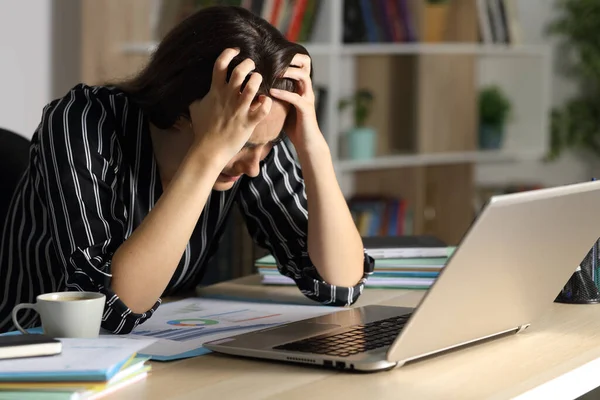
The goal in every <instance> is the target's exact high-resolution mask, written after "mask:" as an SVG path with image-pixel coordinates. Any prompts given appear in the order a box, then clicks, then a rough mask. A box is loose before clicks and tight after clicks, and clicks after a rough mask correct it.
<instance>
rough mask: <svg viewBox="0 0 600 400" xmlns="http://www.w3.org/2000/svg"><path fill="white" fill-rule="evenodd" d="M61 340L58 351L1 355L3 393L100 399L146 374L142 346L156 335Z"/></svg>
mask: <svg viewBox="0 0 600 400" xmlns="http://www.w3.org/2000/svg"><path fill="white" fill-rule="evenodd" d="M32 336H33V335H32ZM0 339H2V338H0ZM60 342H61V344H62V349H60V352H59V353H58V354H55V355H42V356H35V355H34V354H33V353H31V354H29V355H27V356H25V355H23V356H18V355H15V356H14V357H12V358H3V359H0V399H2V400H12V399H19V400H27V399H35V400H63V399H65V400H67V399H68V400H82V399H86V400H89V399H98V398H102V397H105V396H107V395H108V394H111V393H114V392H115V391H117V390H119V389H121V388H123V387H125V386H128V385H131V384H133V383H135V382H139V381H141V380H143V379H145V378H146V377H147V375H148V372H149V371H150V366H149V365H148V364H146V361H148V358H147V357H139V356H137V352H138V351H139V350H141V349H142V348H144V347H146V346H148V345H149V344H150V343H151V342H152V341H146V340H142V341H139V340H135V339H126V338H106V339H105V338H103V337H102V336H101V337H100V338H98V339H60ZM7 349H8V347H7ZM0 350H1V349H0ZM0 355H2V351H0Z"/></svg>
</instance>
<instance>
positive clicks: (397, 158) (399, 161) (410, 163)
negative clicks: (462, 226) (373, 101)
mask: <svg viewBox="0 0 600 400" xmlns="http://www.w3.org/2000/svg"><path fill="white" fill-rule="evenodd" d="M541 157H542V155H541V154H540V153H539V152H538V151H504V150H480V151H469V152H452V153H430V154H407V155H393V156H385V157H376V158H373V159H370V160H345V161H344V160H341V161H339V162H338V163H337V166H336V167H337V169H338V170H339V172H353V171H369V170H380V169H386V168H399V167H418V166H425V165H439V164H459V163H470V162H473V163H504V162H512V161H525V160H536V159H540V158H541Z"/></svg>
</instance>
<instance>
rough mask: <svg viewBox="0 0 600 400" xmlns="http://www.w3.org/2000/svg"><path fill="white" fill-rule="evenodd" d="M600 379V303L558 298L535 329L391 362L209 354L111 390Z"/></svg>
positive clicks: (402, 302) (497, 393) (244, 393)
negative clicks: (355, 368)
mask: <svg viewBox="0 0 600 400" xmlns="http://www.w3.org/2000/svg"><path fill="white" fill-rule="evenodd" d="M200 294H201V295H204V294H208V295H211V296H214V295H228V296H231V295H234V296H236V295H239V296H246V297H255V298H269V299H272V300H276V301H291V302H296V303H299V304H314V303H311V302H310V301H309V300H307V299H305V298H304V297H303V296H302V294H300V293H299V292H298V291H297V289H295V288H293V287H269V288H265V287H263V286H260V285H259V284H258V277H256V276H253V277H248V278H242V279H238V280H235V281H231V282H225V283H221V284H218V285H214V286H211V287H208V288H205V289H202V290H201V291H200ZM422 295H423V292H422V291H409V290H387V289H367V290H365V292H364V293H363V295H362V296H361V298H360V299H359V301H358V302H357V304H355V305H354V307H356V306H362V305H367V304H388V305H389V304H393V305H399V306H408V307H413V306H415V305H416V304H417V303H418V301H419V300H420V298H421V296H422ZM598 386H600V305H565V304H557V303H555V304H553V305H551V306H550V308H549V310H548V312H547V313H546V314H545V315H543V316H542V317H541V318H540V319H539V320H538V321H534V322H533V323H532V325H531V327H530V328H529V329H527V330H526V331H525V332H523V333H521V334H519V335H511V336H507V337H503V338H500V339H497V340H492V341H489V342H487V343H483V344H479V345H475V346H471V347H468V348H463V349H461V350H456V351H452V352H449V353H446V354H443V355H439V356H435V357H433V358H429V359H427V360H423V361H419V362H415V363H411V364H407V365H405V366H403V367H401V368H396V369H393V370H391V371H386V372H377V373H371V374H357V373H347V372H338V371H330V370H325V369H318V368H314V367H310V366H301V365H295V364H286V363H275V362H269V361H262V360H250V359H244V358H236V357H229V356H223V355H216V354H208V355H205V356H200V357H196V358H190V359H186V360H180V361H174V362H166V363H162V362H153V363H152V372H151V375H150V376H149V377H148V378H147V379H146V380H145V381H144V382H140V383H137V384H134V385H133V386H130V387H127V388H124V389H122V390H121V391H119V392H117V393H115V394H114V395H113V396H112V397H110V398H111V399H161V400H162V399H188V398H189V399H197V398H208V399H229V398H231V399H248V400H250V399H286V400H295V399H298V400H314V399H331V398H332V397H331V396H332V395H335V396H336V398H342V399H366V398H370V399H378V400H379V399H381V400H383V399H398V398H406V399H454V398H457V399H461V400H462V399H478V400H479V399H507V398H519V399H529V398H535V399H540V398H542V399H545V398H561V399H562V398H570V399H573V398H576V397H578V396H580V395H582V394H584V393H586V392H588V391H590V390H592V389H594V388H596V387H598Z"/></svg>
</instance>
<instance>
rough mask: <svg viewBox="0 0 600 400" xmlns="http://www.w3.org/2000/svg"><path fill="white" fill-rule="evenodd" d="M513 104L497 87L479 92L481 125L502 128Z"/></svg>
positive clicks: (486, 88) (487, 87) (493, 86)
mask: <svg viewBox="0 0 600 400" xmlns="http://www.w3.org/2000/svg"><path fill="white" fill-rule="evenodd" d="M510 111H511V104H510V101H509V100H508V98H507V97H506V95H505V94H504V92H503V91H502V89H500V87H498V86H496V85H490V86H486V87H484V88H483V89H481V91H480V92H479V123H480V124H481V125H489V126H494V127H502V126H504V123H505V122H506V120H507V119H508V116H509V114H510Z"/></svg>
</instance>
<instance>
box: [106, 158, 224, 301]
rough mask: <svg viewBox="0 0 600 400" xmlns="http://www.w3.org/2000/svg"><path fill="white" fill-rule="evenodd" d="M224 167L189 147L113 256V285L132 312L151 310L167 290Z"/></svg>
mask: <svg viewBox="0 0 600 400" xmlns="http://www.w3.org/2000/svg"><path fill="white" fill-rule="evenodd" d="M221 164H222V165H221ZM223 165H225V164H224V163H222V162H221V161H220V160H219V159H218V158H217V157H216V156H215V155H214V153H213V154H211V153H210V152H209V151H207V150H204V151H203V150H202V149H201V148H200V147H193V148H192V149H191V150H190V151H189V152H188V154H187V156H186V158H185V159H184V161H183V162H182V164H181V165H180V167H179V169H178V171H177V173H176V174H175V176H174V177H173V179H172V181H171V182H170V184H169V185H168V187H167V188H165V190H164V192H163V194H162V195H161V197H160V199H159V200H158V202H157V203H156V205H155V206H154V208H152V210H151V211H150V213H148V215H147V216H146V218H144V220H143V221H142V223H141V224H140V226H139V227H138V228H137V229H135V231H134V232H133V234H132V235H131V236H130V237H129V238H128V239H127V240H126V241H125V242H124V243H123V244H122V245H121V246H120V247H119V248H118V250H117V251H116V253H115V254H114V256H113V260H112V274H113V277H112V282H111V287H112V289H113V290H114V292H115V293H116V294H117V295H118V296H119V297H120V298H121V300H123V302H124V303H125V304H126V305H127V306H128V307H129V308H130V309H131V310H132V311H133V312H135V313H142V312H145V311H147V310H148V309H150V308H151V307H152V306H153V305H154V303H155V302H156V300H157V298H159V297H160V296H161V294H162V293H163V291H164V290H165V288H166V286H167V284H168V283H169V281H170V280H171V277H172V276H173V273H174V271H175V269H176V268H177V265H178V264H179V262H180V260H181V257H182V255H183V253H184V251H185V247H186V245H187V243H188V242H189V239H190V236H191V234H192V232H193V230H194V227H195V226H196V223H197V221H198V218H199V217H200V214H201V213H202V210H203V208H204V206H205V204H206V201H207V199H208V196H209V194H210V192H211V190H212V187H213V185H214V182H215V180H216V179H217V177H218V175H219V173H220V172H221V169H222V167H223Z"/></svg>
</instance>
